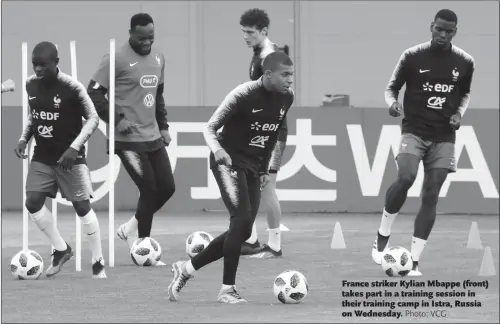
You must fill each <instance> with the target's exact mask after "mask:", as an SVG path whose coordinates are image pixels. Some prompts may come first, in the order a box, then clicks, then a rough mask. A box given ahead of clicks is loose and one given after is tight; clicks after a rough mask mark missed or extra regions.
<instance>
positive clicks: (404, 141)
mask: <svg viewBox="0 0 500 324" xmlns="http://www.w3.org/2000/svg"><path fill="white" fill-rule="evenodd" d="M424 150H425V143H424V141H422V140H421V139H420V138H419V137H417V136H414V135H412V134H403V136H402V137H401V143H400V146H399V153H398V155H397V157H396V161H397V166H398V176H397V179H396V181H394V183H393V184H392V185H391V186H390V187H389V189H388V190H387V193H386V196H385V207H384V210H383V213H382V219H381V221H380V227H379V230H378V233H377V238H376V239H375V242H374V243H373V247H372V259H373V261H374V262H375V263H377V264H380V263H381V262H382V255H383V252H384V250H385V249H386V247H387V246H388V243H389V237H390V235H391V227H392V224H393V223H394V220H395V219H396V216H397V215H398V213H399V211H400V210H401V207H402V206H403V204H404V202H405V201H406V198H407V196H408V190H409V189H410V188H411V186H412V185H413V182H414V181H415V178H416V177H417V172H418V166H419V164H420V160H421V159H422V157H423V155H424Z"/></svg>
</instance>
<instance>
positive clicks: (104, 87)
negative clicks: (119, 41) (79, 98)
mask: <svg viewBox="0 0 500 324" xmlns="http://www.w3.org/2000/svg"><path fill="white" fill-rule="evenodd" d="M108 89H109V55H108V54H106V55H104V57H103V58H102V60H101V64H100V65H99V68H98V69H97V71H96V72H95V74H94V76H93V77H92V79H91V80H90V83H89V86H88V88H87V92H88V95H89V96H90V99H91V100H92V102H93V103H94V107H95V110H96V112H97V114H98V115H99V117H100V118H101V119H102V120H103V121H104V122H105V123H106V124H109V101H108V99H106V94H107V93H108ZM123 117H124V116H123V115H121V114H120V113H119V112H118V110H117V109H115V125H118V123H119V122H120V120H121V119H122V118H123Z"/></svg>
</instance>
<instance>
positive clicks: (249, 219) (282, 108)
mask: <svg viewBox="0 0 500 324" xmlns="http://www.w3.org/2000/svg"><path fill="white" fill-rule="evenodd" d="M263 69H264V75H263V76H262V77H261V78H260V79H259V80H257V81H249V82H246V83H244V84H242V85H240V86H238V87H236V88H235V89H234V90H233V91H231V92H230V93H229V94H228V95H227V96H226V98H225V99H224V101H223V102H222V104H221V105H220V106H219V107H218V108H217V110H216V111H215V113H214V115H213V116H212V118H210V120H209V121H208V125H207V127H206V129H205V131H204V136H205V140H206V142H207V145H208V146H209V148H210V151H211V154H210V167H211V169H212V172H213V174H214V176H215V179H216V181H217V184H218V185H219V189H220V192H221V196H222V200H223V201H224V204H225V205H226V207H227V209H228V211H229V214H230V221H229V230H227V231H226V232H224V233H223V234H221V235H219V236H218V237H216V238H215V239H214V240H213V241H212V242H211V243H210V244H209V245H208V246H207V247H206V248H205V249H204V250H203V251H201V252H200V253H199V254H197V255H196V256H195V257H193V258H192V259H191V260H190V261H187V262H185V261H178V262H175V263H174V264H173V265H172V272H173V273H174V278H173V280H172V283H171V284H170V286H169V287H168V294H169V299H170V301H177V300H179V292H180V291H181V289H182V287H184V285H185V284H186V282H187V281H188V280H189V279H190V278H192V277H193V274H194V272H195V271H196V270H199V269H201V268H202V267H204V266H206V265H208V264H210V263H212V262H214V261H216V260H219V259H220V258H222V257H224V275H223V281H222V283H223V284H222V288H221V290H220V292H219V295H218V300H219V302H222V303H229V304H234V303H240V302H246V300H244V299H243V298H241V297H240V295H239V294H238V292H237V291H236V288H235V281H236V271H237V268H238V263H239V258H240V254H241V244H242V243H243V242H244V241H245V240H246V239H248V237H249V236H250V233H251V230H252V224H253V222H254V221H255V216H256V215H257V212H258V209H259V204H260V196H261V190H262V189H263V188H265V186H266V184H267V183H268V182H269V174H268V170H269V161H270V158H271V154H272V151H273V148H274V146H275V145H276V142H277V138H278V130H279V129H280V127H281V126H282V124H283V120H284V118H285V117H286V114H287V112H288V109H289V108H290V106H291V105H292V103H293V99H294V95H293V91H292V89H291V85H292V83H293V73H294V69H293V63H292V61H291V60H290V58H289V57H288V56H287V55H286V54H285V53H283V52H274V53H271V54H269V55H268V56H267V57H266V58H265V60H264V63H263ZM221 127H223V130H222V131H221V132H220V133H219V134H217V130H218V129H220V128H221Z"/></svg>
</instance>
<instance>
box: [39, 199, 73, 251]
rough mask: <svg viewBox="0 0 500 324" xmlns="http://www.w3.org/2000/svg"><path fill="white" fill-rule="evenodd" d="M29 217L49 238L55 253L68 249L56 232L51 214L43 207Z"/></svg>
mask: <svg viewBox="0 0 500 324" xmlns="http://www.w3.org/2000/svg"><path fill="white" fill-rule="evenodd" d="M30 217H31V220H32V221H34V222H35V224H36V225H37V226H38V228H39V229H40V230H41V231H42V232H44V233H45V235H46V236H47V237H48V238H49V240H50V243H52V245H53V246H54V249H56V250H57V251H65V250H66V249H67V248H68V245H67V244H66V242H65V241H64V239H63V238H62V237H61V234H60V233H59V231H58V230H57V227H56V224H55V223H54V217H53V216H52V213H51V212H50V211H49V210H48V209H47V208H46V207H45V205H44V206H43V207H42V209H40V210H39V211H37V212H36V213H33V214H32V213H30Z"/></svg>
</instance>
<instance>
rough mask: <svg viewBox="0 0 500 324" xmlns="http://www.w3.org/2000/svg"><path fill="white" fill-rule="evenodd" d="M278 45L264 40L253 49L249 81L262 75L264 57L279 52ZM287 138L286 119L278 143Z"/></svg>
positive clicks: (279, 133)
mask: <svg viewBox="0 0 500 324" xmlns="http://www.w3.org/2000/svg"><path fill="white" fill-rule="evenodd" d="M279 50H280V48H279V46H278V45H276V44H274V43H273V42H271V41H270V40H269V39H266V40H265V41H264V42H263V43H262V45H261V46H256V47H254V48H253V56H252V60H251V61H250V80H252V81H256V80H258V79H259V78H260V77H262V75H263V74H264V71H263V69H262V63H263V62H264V59H265V58H266V56H267V55H268V54H270V53H273V52H277V51H279ZM287 136H288V124H287V121H286V118H285V119H284V120H283V124H282V126H281V128H280V131H279V132H278V141H282V142H286V140H287Z"/></svg>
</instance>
